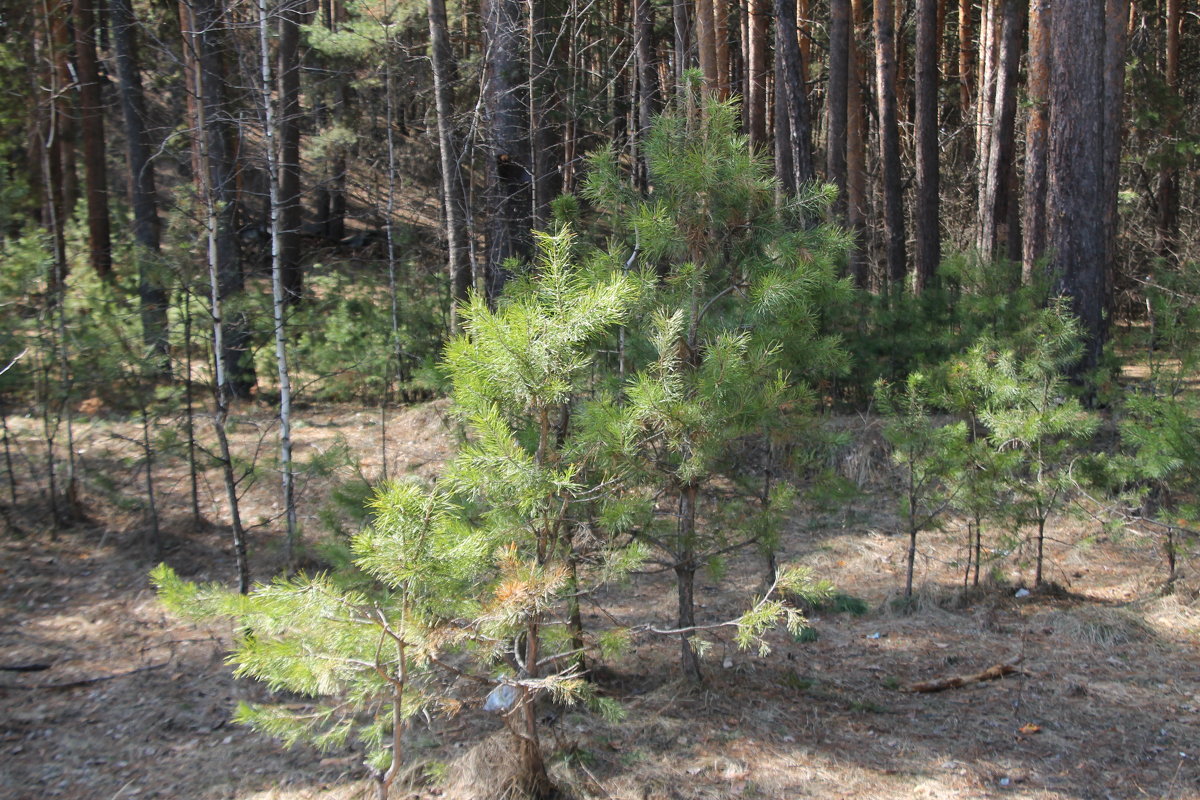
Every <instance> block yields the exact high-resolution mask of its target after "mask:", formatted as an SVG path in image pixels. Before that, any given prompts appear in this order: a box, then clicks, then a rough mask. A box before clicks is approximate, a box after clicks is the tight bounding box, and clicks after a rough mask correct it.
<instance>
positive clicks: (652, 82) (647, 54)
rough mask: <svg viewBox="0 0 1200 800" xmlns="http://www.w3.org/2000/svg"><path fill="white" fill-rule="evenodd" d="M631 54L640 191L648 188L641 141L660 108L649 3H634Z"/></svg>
mask: <svg viewBox="0 0 1200 800" xmlns="http://www.w3.org/2000/svg"><path fill="white" fill-rule="evenodd" d="M633 15H634V22H633V50H634V55H635V57H636V58H637V87H638V88H637V91H638V105H637V126H636V128H637V132H636V135H635V137H634V139H635V141H636V146H637V182H638V186H639V188H640V189H641V190H642V191H645V190H646V188H647V187H648V185H649V176H648V175H647V173H646V157H645V149H644V146H643V145H644V141H645V138H646V134H647V133H648V132H649V130H650V123H651V121H652V120H653V118H654V115H655V114H656V113H658V109H659V107H660V103H661V100H660V95H659V92H658V69H657V67H656V65H655V63H654V5H653V4H652V3H651V2H650V0H634V6H633Z"/></svg>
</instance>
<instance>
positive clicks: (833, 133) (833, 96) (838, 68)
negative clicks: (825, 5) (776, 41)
mask: <svg viewBox="0 0 1200 800" xmlns="http://www.w3.org/2000/svg"><path fill="white" fill-rule="evenodd" d="M829 15H830V16H829V85H828V87H827V88H826V92H827V93H828V94H827V101H828V104H829V105H828V112H829V123H828V125H827V126H826V128H827V130H828V139H827V141H826V146H825V179H826V180H828V181H829V182H830V183H832V184H833V185H834V186H836V187H837V189H838V197H837V201H836V202H835V204H834V209H833V211H834V215H833V218H834V221H836V222H841V221H842V220H844V219H845V218H846V98H847V95H848V91H849V74H850V47H851V41H850V0H830V2H829Z"/></svg>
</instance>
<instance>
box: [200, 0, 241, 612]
mask: <svg viewBox="0 0 1200 800" xmlns="http://www.w3.org/2000/svg"><path fill="white" fill-rule="evenodd" d="M202 12H203V13H202V14H201V15H199V18H198V19H197V22H201V24H199V25H197V26H196V30H193V31H192V32H191V46H192V47H193V48H195V50H196V52H197V53H200V54H201V56H200V58H199V66H198V68H197V69H196V70H195V75H194V77H195V80H196V85H195V86H194V87H193V90H194V91H195V94H196V124H197V129H196V131H195V134H194V138H193V145H194V146H195V147H196V148H197V150H198V153H197V161H198V163H199V165H200V172H199V174H198V179H199V181H200V193H201V197H202V201H203V203H204V212H205V213H204V222H205V231H206V236H207V260H208V284H209V292H210V294H209V312H210V316H211V318H212V326H213V327H212V331H213V333H212V337H213V338H212V341H213V368H214V375H213V404H214V410H213V431H214V433H215V434H216V436H217V447H218V451H217V452H218V456H219V458H220V459H221V473H222V477H223V479H224V483H225V497H226V500H227V501H228V503H229V515H230V528H231V531H232V533H233V552H234V560H235V561H236V564H237V576H238V591H239V592H241V593H242V594H246V593H248V592H249V591H250V567H249V563H248V562H247V559H246V532H245V529H244V528H243V527H242V517H241V509H240V508H239V501H238V489H237V486H238V481H237V476H236V475H235V474H234V468H233V453H232V451H231V450H230V447H229V436H228V432H227V429H226V425H227V423H228V420H229V399H230V395H231V390H230V388H229V377H228V370H227V363H226V356H227V352H228V351H227V350H226V343H225V338H226V331H225V321H224V318H223V315H222V311H221V309H222V302H221V301H222V299H223V295H224V287H223V286H222V283H223V281H222V275H221V272H222V267H223V259H222V255H223V254H222V231H221V228H222V224H223V223H224V220H223V219H222V214H221V211H220V210H219V209H218V202H219V200H220V199H221V197H222V194H223V190H222V189H221V187H220V186H219V185H214V184H215V183H216V181H217V180H222V181H223V179H224V177H225V173H224V171H223V170H222V169H221V168H220V165H218V164H216V163H214V162H215V161H217V160H219V159H217V158H216V157H215V156H216V155H224V152H223V147H222V145H223V142H224V137H223V135H222V131H221V130H220V129H219V127H217V126H216V123H215V121H213V120H210V119H209V110H210V108H219V104H217V103H216V102H215V100H214V98H212V97H211V96H210V94H209V92H210V90H211V89H212V88H213V85H214V83H216V81H215V74H214V72H213V70H212V69H211V65H210V67H209V68H206V67H205V66H204V57H205V56H204V54H205V52H206V50H208V48H210V47H211V43H204V42H202V41H200V40H201V39H202V37H204V36H206V35H212V34H213V33H214V30H213V27H212V26H215V24H216V9H215V8H214V7H212V6H205V7H203V8H202ZM214 145H215V146H216V148H217V150H218V153H217V154H214V153H213V152H212V151H213V149H214Z"/></svg>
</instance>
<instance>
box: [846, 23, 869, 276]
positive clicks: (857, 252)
mask: <svg viewBox="0 0 1200 800" xmlns="http://www.w3.org/2000/svg"><path fill="white" fill-rule="evenodd" d="M863 3H864V0H853V2H852V3H851V24H852V26H853V27H852V28H851V30H852V31H853V32H854V34H853V36H852V38H851V42H850V53H849V70H850V72H849V87H848V91H847V93H846V99H847V106H846V222H847V224H848V225H849V226H850V230H852V231H853V232H854V233H855V238H856V240H857V241H856V244H855V247H854V248H853V249H852V250H851V251H850V274H851V276H852V277H853V278H854V285H855V286H857V287H858V288H859V289H863V290H866V289H867V288H868V285H869V284H870V278H871V276H870V274H869V272H870V271H869V269H868V260H867V250H868V247H869V241H868V234H867V143H866V142H867V139H866V130H867V109H866V104H865V103H864V102H863V82H864V81H863V79H864V71H863V51H862V48H861V47H860V46H859V44H858V42H859V39H860V38H866V36H865V28H866V27H867V24H868V23H867V15H866V9H865V8H864V5H863ZM860 32H861V33H860Z"/></svg>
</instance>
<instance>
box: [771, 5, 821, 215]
mask: <svg viewBox="0 0 1200 800" xmlns="http://www.w3.org/2000/svg"><path fill="white" fill-rule="evenodd" d="M775 62H776V64H777V65H778V68H777V71H776V78H775V80H776V81H777V82H778V83H779V84H780V85H781V86H780V87H777V91H776V96H777V97H778V98H779V100H780V101H781V102H779V103H777V105H776V111H775V120H776V122H775V124H776V125H778V126H781V127H786V130H787V134H788V136H787V139H786V140H784V142H785V143H786V149H787V150H788V153H789V158H788V159H787V161H788V162H790V167H791V169H790V175H788V176H784V175H780V179H781V180H783V181H784V186H785V187H787V188H788V190H789V191H792V192H795V191H796V190H797V189H799V188H800V187H801V186H803V185H804V184H806V183H809V182H810V181H812V180H813V178H814V177H815V174H814V171H813V161H812V119H811V115H810V112H809V108H808V87H807V84H806V82H805V80H804V68H805V65H804V62H803V61H802V59H801V55H800V43H799V41H798V40H797V38H796V4H795V2H794V0H775ZM780 88H781V89H782V91H779V89H780Z"/></svg>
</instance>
